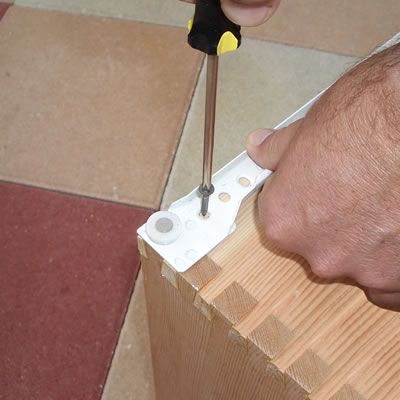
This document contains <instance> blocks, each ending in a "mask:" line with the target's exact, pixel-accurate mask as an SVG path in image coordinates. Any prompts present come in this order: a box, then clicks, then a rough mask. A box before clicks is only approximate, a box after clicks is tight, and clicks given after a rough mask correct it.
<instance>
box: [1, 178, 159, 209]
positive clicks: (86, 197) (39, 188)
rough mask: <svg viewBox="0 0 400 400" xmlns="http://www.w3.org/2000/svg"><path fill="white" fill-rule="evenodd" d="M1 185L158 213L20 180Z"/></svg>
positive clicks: (138, 206) (132, 205)
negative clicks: (22, 187)
mask: <svg viewBox="0 0 400 400" xmlns="http://www.w3.org/2000/svg"><path fill="white" fill-rule="evenodd" d="M11 179H12V178H11ZM0 183H4V184H7V185H19V186H24V187H26V188H27V189H34V190H42V191H46V192H51V193H57V194H60V195H65V196H73V197H77V198H81V199H85V200H92V201H98V202H102V203H108V204H113V205H116V206H122V207H128V208H136V209H141V210H145V211H149V212H152V213H153V212H154V211H156V210H155V209H154V208H150V207H144V206H140V205H135V204H132V203H124V202H118V201H114V200H110V199H104V198H102V197H95V196H91V195H89V194H81V193H76V192H75V193H74V192H67V191H65V190H63V189H56V188H51V187H46V186H38V185H40V183H39V184H38V185H35V184H32V183H27V182H22V181H21V182H20V181H18V180H15V181H12V180H8V179H5V178H0Z"/></svg>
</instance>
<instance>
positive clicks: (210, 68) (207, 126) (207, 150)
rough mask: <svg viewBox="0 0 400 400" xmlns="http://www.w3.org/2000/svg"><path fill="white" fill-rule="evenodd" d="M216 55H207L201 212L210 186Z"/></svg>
mask: <svg viewBox="0 0 400 400" xmlns="http://www.w3.org/2000/svg"><path fill="white" fill-rule="evenodd" d="M217 80H218V56H215V55H207V83H206V109H205V123H204V148H203V179H202V183H201V187H200V193H201V195H202V202H201V214H202V215H203V216H205V215H206V214H207V212H208V200H209V196H210V195H211V194H212V192H213V191H214V188H213V186H212V182H211V179H212V162H213V152H214V131H215V109H216V99H217Z"/></svg>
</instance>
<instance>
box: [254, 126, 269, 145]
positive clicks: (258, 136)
mask: <svg viewBox="0 0 400 400" xmlns="http://www.w3.org/2000/svg"><path fill="white" fill-rule="evenodd" d="M271 133H272V131H270V130H268V129H259V130H258V131H255V132H253V133H251V134H250V136H249V144H250V145H251V146H260V144H261V143H263V142H264V140H265V139H266V138H267V137H268V136H269V135H270V134H271Z"/></svg>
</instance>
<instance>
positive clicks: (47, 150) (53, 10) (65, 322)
mask: <svg viewBox="0 0 400 400" xmlns="http://www.w3.org/2000/svg"><path fill="white" fill-rule="evenodd" d="M6 3H7V4H6ZM9 3H12V2H10V1H7V2H0V17H1V16H3V18H2V19H1V21H0V60H1V63H0V87H1V91H0V121H1V129H0V179H1V180H2V182H1V183H0V209H1V213H0V220H1V225H0V274H1V279H0V304H1V306H0V326H1V327H2V329H0V354H2V357H0V376H1V381H2V385H0V399H3V398H4V399H19V400H20V399H21V400H24V399H30V400H36V399H40V400H43V399H55V398H56V399H61V400H62V399H71V398H76V399H79V398H82V399H100V398H102V399H105V400H120V399H132V400H136V399H140V400H153V399H154V398H155V392H154V387H153V382H152V371H151V361H150V355H149V340H148V333H147V325H146V309H145V306H144V301H143V284H142V279H141V276H140V274H139V277H138V279H137V281H136V284H135V280H136V276H137V271H138V269H139V260H138V255H137V249H136V244H135V230H136V228H137V227H138V226H139V225H141V224H142V223H144V221H145V220H146V219H147V217H148V216H149V215H150V213H151V212H152V210H156V209H158V208H159V207H160V206H162V207H167V206H168V205H169V204H170V203H171V201H173V200H174V199H176V198H178V197H180V196H181V195H183V194H185V193H186V192H187V191H189V190H191V189H192V188H193V187H195V186H196V185H197V184H198V181H199V173H200V159H201V148H200V145H199V143H200V142H201V140H202V119H203V101H204V66H203V57H202V56H201V55H200V54H197V53H196V52H194V51H193V50H191V49H190V48H188V46H187V45H186V44H185V36H186V33H185V29H183V28H182V27H183V26H184V25H185V24H186V20H187V18H188V17H189V16H190V14H191V6H190V5H188V4H183V3H179V2H178V1H177V0H165V1H163V2H162V3H160V2H159V0H137V1H135V2H132V1H128V0H114V1H113V2H110V1H105V0H100V1H97V0H96V1H95V0H81V1H77V0H16V1H15V3H14V4H13V5H11V6H10V4H9ZM399 20H400V3H399V2H398V0H387V1H386V2H385V7H382V6H381V5H379V4H378V2H376V1H373V0H354V1H353V0H352V1H350V0H333V1H331V2H320V1H317V0H285V1H283V5H282V7H281V9H280V10H279V12H278V13H277V15H276V16H275V17H274V19H273V20H272V21H271V22H270V23H268V24H266V25H265V26H262V27H259V28H256V29H252V30H250V29H246V30H245V34H246V36H247V39H245V40H244V42H243V47H242V48H241V49H240V51H238V52H237V53H235V54H231V55H227V56H226V57H224V58H223V59H222V60H221V74H220V85H219V97H218V114H217V139H216V155H215V164H216V167H217V168H218V167H220V166H222V165H223V164H224V163H226V162H227V161H228V160H230V159H231V158H233V157H234V156H235V155H236V154H237V153H239V152H240V151H242V150H243V142H244V140H245V137H246V134H247V132H248V131H250V130H252V129H254V128H256V127H259V126H273V125H275V124H276V123H277V122H278V121H279V120H281V119H282V118H284V117H285V116H286V115H288V114H290V113H291V112H292V111H294V110H295V109H296V108H297V107H298V106H300V105H301V104H302V103H304V102H305V101H306V100H308V99H309V98H310V97H312V96H313V95H314V94H316V93H317V92H318V91H319V90H321V89H323V88H324V87H326V86H327V85H329V84H330V83H331V82H332V81H333V80H334V79H336V78H337V77H338V76H340V74H341V73H343V72H344V71H345V70H346V69H348V68H350V67H351V65H353V64H354V62H355V61H357V59H358V57H360V56H362V55H365V54H367V53H368V52H369V51H370V50H371V49H372V48H373V47H375V46H377V45H378V44H380V43H381V42H383V41H384V40H385V39H387V38H389V37H390V36H391V35H392V34H393V33H395V32H396V31H398V30H399V29H398V26H399V24H398V21H399ZM133 288H134V290H133Z"/></svg>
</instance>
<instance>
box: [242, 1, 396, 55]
mask: <svg viewBox="0 0 400 400" xmlns="http://www.w3.org/2000/svg"><path fill="white" fill-rule="evenodd" d="M399 21H400V1H399V0H385V1H384V2H380V1H376V0H330V1H321V0H283V1H282V3H281V7H280V8H279V10H278V12H277V14H276V15H275V16H274V17H273V18H272V19H271V20H270V21H269V22H268V23H266V24H264V25H262V26H260V27H257V28H255V29H254V28H253V29H246V30H245V32H246V34H249V35H251V36H252V37H256V38H262V39H268V40H275V41H278V42H284V43H289V44H294V45H298V46H303V47H312V48H316V49H321V50H327V51H330V52H333V53H342V54H349V55H355V56H362V55H367V54H369V53H370V51H371V50H372V49H374V48H375V47H376V46H378V45H379V44H382V43H383V42H385V41H386V40H387V39H389V38H390V37H391V36H393V35H394V34H395V33H397V32H398V31H399V30H400V24H399Z"/></svg>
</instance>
